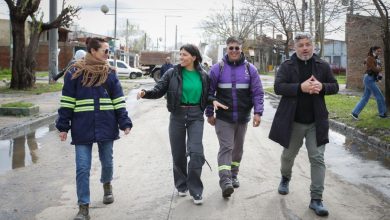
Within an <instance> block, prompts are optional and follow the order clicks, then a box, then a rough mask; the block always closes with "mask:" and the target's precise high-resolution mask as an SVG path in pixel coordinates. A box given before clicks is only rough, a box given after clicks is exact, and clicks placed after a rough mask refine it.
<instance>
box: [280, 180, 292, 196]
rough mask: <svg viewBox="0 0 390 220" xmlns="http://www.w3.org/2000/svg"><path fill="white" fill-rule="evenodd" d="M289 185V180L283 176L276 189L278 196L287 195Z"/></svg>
mask: <svg viewBox="0 0 390 220" xmlns="http://www.w3.org/2000/svg"><path fill="white" fill-rule="evenodd" d="M289 183H290V179H289V178H287V177H285V176H282V180H280V184H279V188H278V192H279V194H282V195H287V194H288V192H289V189H288V184H289Z"/></svg>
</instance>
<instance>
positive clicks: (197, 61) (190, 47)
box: [180, 44, 202, 67]
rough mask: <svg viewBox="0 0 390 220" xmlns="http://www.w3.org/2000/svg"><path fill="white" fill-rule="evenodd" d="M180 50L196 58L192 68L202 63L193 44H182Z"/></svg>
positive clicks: (198, 52)
mask: <svg viewBox="0 0 390 220" xmlns="http://www.w3.org/2000/svg"><path fill="white" fill-rule="evenodd" d="M180 50H185V51H187V52H188V53H189V54H191V56H193V57H196V59H195V61H194V67H197V66H199V64H200V63H202V56H201V55H200V51H199V49H198V47H197V46H195V45H193V44H184V45H183V46H181V47H180Z"/></svg>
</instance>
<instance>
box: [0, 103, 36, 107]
mask: <svg viewBox="0 0 390 220" xmlns="http://www.w3.org/2000/svg"><path fill="white" fill-rule="evenodd" d="M32 106H34V104H32V103H30V102H11V103H6V104H2V105H1V107H5V108H29V107H32Z"/></svg>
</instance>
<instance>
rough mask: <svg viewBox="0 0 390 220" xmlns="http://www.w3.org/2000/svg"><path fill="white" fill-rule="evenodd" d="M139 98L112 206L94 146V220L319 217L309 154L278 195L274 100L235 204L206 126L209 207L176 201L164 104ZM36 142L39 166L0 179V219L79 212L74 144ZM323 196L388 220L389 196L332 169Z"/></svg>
mask: <svg viewBox="0 0 390 220" xmlns="http://www.w3.org/2000/svg"><path fill="white" fill-rule="evenodd" d="M141 88H145V87H144V86H141ZM135 94H136V91H132V92H131V93H130V95H129V97H128V100H127V107H128V110H129V112H130V115H131V117H132V120H133V122H134V128H133V129H132V131H131V133H130V134H129V135H128V136H123V135H121V139H119V140H118V141H116V142H115V144H114V165H115V168H114V180H113V182H112V183H113V190H114V196H115V202H114V203H113V204H111V205H104V204H103V203H102V197H103V189H102V185H101V184H100V182H99V178H100V162H99V158H98V154H97V148H96V147H95V148H94V152H93V163H92V170H91V181H90V188H91V201H92V203H91V208H90V214H91V217H92V219H322V218H320V217H317V216H316V215H315V214H314V212H313V211H312V210H310V209H309V208H308V205H309V201H310V197H309V195H310V193H309V185H310V169H309V168H310V166H309V162H308V157H307V153H306V151H305V149H301V151H300V153H299V155H298V156H297V158H296V160H295V165H294V169H293V179H292V181H291V184H290V194H288V195H286V196H282V195H279V194H278V192H277V187H278V184H279V181H280V172H279V168H280V153H281V151H282V147H281V146H279V145H278V144H275V143H274V142H272V141H270V140H269V139H268V138H267V136H268V133H269V129H270V124H271V122H272V118H273V114H274V110H272V108H271V107H270V104H269V100H267V102H266V111H265V113H264V116H263V117H262V123H261V125H260V127H259V128H253V127H251V126H249V127H248V132H247V136H246V142H245V146H244V156H243V160H242V162H241V171H240V175H239V178H240V182H241V187H240V188H238V189H237V190H236V191H235V192H234V194H233V195H232V197H231V198H230V199H223V198H222V196H221V190H220V188H219V185H218V173H217V159H216V158H217V152H218V141H217V138H216V135H215V131H214V128H213V127H212V126H210V125H208V124H207V123H206V124H205V130H204V148H205V155H206V159H207V160H208V162H209V163H210V165H211V167H212V171H210V169H209V168H208V167H207V166H206V165H205V166H204V167H203V174H202V179H203V183H204V195H203V197H204V203H203V205H201V206H195V205H194V204H193V202H192V200H191V198H190V197H189V196H187V197H178V196H177V195H176V191H175V189H174V186H173V177H172V161H171V153H170V146H169V141H168V121H169V113H168V112H167V110H166V107H165V99H163V98H162V99H160V100H140V101H136V100H135ZM37 141H38V142H39V143H41V145H40V149H39V151H38V152H37V155H36V156H37V157H38V163H36V164H33V165H31V166H27V167H24V168H19V169H16V170H13V171H10V172H7V173H6V174H4V175H2V176H1V177H0V186H1V189H2V190H0V200H1V202H0V219H72V218H73V217H74V215H75V214H76V213H77V209H78V207H77V204H76V203H77V198H76V186H75V164H74V147H73V146H71V145H70V144H69V140H68V141H67V142H60V141H59V139H58V136H57V132H56V131H51V132H49V133H48V135H45V136H43V137H41V138H38V140H37ZM323 199H324V204H325V205H326V206H327V207H328V209H329V212H330V215H329V217H327V218H328V219H353V220H356V219H364V220H366V219H390V201H389V199H388V198H387V197H384V196H383V195H382V194H381V193H378V192H377V191H375V190H372V189H371V188H370V187H365V186H364V185H357V184H356V185H354V184H351V183H349V182H347V181H345V180H343V179H341V178H340V177H339V176H338V175H337V174H336V173H333V172H332V171H331V170H329V169H328V170H327V173H326V180H325V192H324V198H323Z"/></svg>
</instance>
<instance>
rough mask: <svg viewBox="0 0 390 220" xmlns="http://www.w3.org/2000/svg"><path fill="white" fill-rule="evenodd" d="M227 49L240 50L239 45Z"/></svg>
mask: <svg viewBox="0 0 390 220" xmlns="http://www.w3.org/2000/svg"><path fill="white" fill-rule="evenodd" d="M229 50H237V51H238V50H240V47H233V46H230V47H229Z"/></svg>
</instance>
